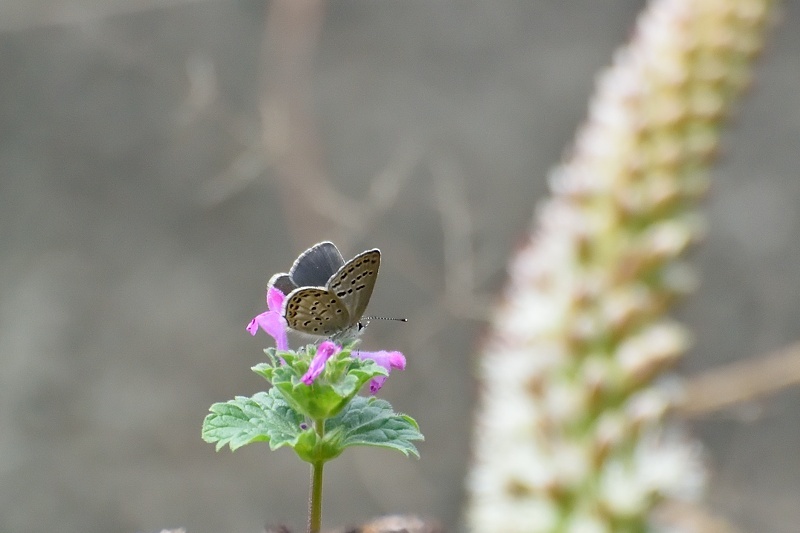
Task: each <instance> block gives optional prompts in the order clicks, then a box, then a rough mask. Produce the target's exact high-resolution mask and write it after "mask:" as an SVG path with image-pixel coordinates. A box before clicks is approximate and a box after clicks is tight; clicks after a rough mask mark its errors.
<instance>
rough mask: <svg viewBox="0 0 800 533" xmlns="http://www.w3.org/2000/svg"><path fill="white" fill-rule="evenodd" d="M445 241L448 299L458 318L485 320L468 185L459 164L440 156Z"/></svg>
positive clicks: (435, 168) (437, 171)
mask: <svg viewBox="0 0 800 533" xmlns="http://www.w3.org/2000/svg"><path fill="white" fill-rule="evenodd" d="M431 167H432V168H431V172H432V174H433V184H434V186H435V190H436V203H437V205H438V207H439V212H440V214H441V217H442V233H443V238H444V266H445V277H444V279H445V282H444V292H445V300H446V302H447V306H448V308H449V310H450V311H451V312H452V313H453V314H455V315H457V316H465V317H469V318H476V319H479V320H485V319H486V318H487V313H486V305H485V304H484V305H481V303H480V302H478V301H476V298H475V297H474V294H475V290H476V289H475V259H474V251H473V248H472V236H473V226H472V216H471V210H470V208H469V202H468V200H467V197H466V190H467V187H466V183H464V176H463V173H462V172H461V170H460V169H459V168H458V167H457V164H456V162H455V161H453V160H452V159H449V158H445V157H440V158H437V159H435V160H434V161H433V162H432V165H431Z"/></svg>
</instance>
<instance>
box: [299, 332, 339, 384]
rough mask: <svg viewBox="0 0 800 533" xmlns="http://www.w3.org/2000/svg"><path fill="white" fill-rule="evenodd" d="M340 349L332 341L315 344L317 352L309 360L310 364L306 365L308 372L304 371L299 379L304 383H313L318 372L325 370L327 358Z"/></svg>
mask: <svg viewBox="0 0 800 533" xmlns="http://www.w3.org/2000/svg"><path fill="white" fill-rule="evenodd" d="M340 351H341V348H340V347H338V346H336V344H335V343H334V342H333V341H325V342H323V343H321V344H320V345H319V346H317V353H316V354H315V355H314V358H313V359H312V360H311V365H310V366H309V367H308V372H306V373H305V375H304V376H303V377H302V378H300V381H302V382H303V383H305V384H306V385H311V384H312V383H314V380H315V379H317V378H318V377H319V375H320V374H322V371H323V370H325V363H327V362H328V359H330V358H331V357H333V356H334V355H335V354H337V353H339V352H340Z"/></svg>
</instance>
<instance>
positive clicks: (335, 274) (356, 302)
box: [270, 241, 381, 340]
mask: <svg viewBox="0 0 800 533" xmlns="http://www.w3.org/2000/svg"><path fill="white" fill-rule="evenodd" d="M380 264H381V252H380V250H378V249H372V250H367V251H365V252H362V253H360V254H358V255H357V256H355V257H354V258H353V259H351V260H350V261H347V262H345V261H344V259H343V258H342V255H341V253H339V250H338V249H337V248H336V246H335V245H334V244H333V243H332V242H328V241H325V242H321V243H319V244H316V245H314V246H312V247H311V248H309V249H308V250H306V251H305V252H303V253H302V254H300V257H298V258H297V260H296V261H295V262H294V265H292V268H291V270H290V271H289V272H288V273H282V274H276V275H275V276H273V277H272V279H271V280H270V284H272V285H273V286H275V287H276V288H277V289H279V290H280V291H281V292H283V293H284V294H286V302H285V303H284V307H283V316H284V318H285V319H286V323H287V324H288V326H289V328H290V329H292V330H294V331H297V332H300V333H306V334H309V335H314V336H320V337H329V338H333V339H337V340H346V339H351V338H353V337H355V336H356V335H357V333H358V331H359V330H360V329H361V328H362V324H361V318H362V317H363V316H364V312H365V311H366V309H367V305H368V304H369V300H370V297H371V296H372V291H373V290H374V288H375V282H376V281H377V279H378V270H379V268H380Z"/></svg>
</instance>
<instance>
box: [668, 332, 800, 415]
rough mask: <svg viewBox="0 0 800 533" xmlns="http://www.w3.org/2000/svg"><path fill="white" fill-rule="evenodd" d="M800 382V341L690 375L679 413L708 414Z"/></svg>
mask: <svg viewBox="0 0 800 533" xmlns="http://www.w3.org/2000/svg"><path fill="white" fill-rule="evenodd" d="M798 384H800V342H798V343H795V344H792V345H789V346H787V347H785V348H783V349H781V350H778V351H776V352H773V353H771V354H768V355H762V356H759V357H755V358H751V359H746V360H744V361H737V362H736V363H732V364H730V365H726V366H724V367H722V368H715V369H713V370H709V371H707V372H704V373H702V374H700V375H698V376H694V377H691V378H689V383H688V384H687V393H686V399H685V401H684V402H683V403H682V404H681V406H680V407H679V409H678V410H679V412H680V413H681V414H683V415H685V416H689V417H700V416H705V415H707V414H709V413H711V412H713V411H719V410H721V409H725V408H727V407H730V406H732V405H736V404H740V403H744V402H747V401H751V400H754V399H756V398H759V397H761V396H766V395H768V394H774V393H776V392H778V391H780V390H781V389H784V388H786V387H791V386H794V385H798Z"/></svg>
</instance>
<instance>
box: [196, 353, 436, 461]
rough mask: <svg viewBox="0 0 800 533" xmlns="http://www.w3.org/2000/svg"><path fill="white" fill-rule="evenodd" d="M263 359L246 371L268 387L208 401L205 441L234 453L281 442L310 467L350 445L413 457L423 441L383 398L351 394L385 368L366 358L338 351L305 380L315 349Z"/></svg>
mask: <svg viewBox="0 0 800 533" xmlns="http://www.w3.org/2000/svg"><path fill="white" fill-rule="evenodd" d="M265 352H266V353H267V356H268V357H269V362H267V363H262V364H259V365H256V366H255V367H253V371H254V372H256V373H257V374H259V375H260V376H263V377H264V378H265V379H267V380H268V381H270V382H271V383H272V385H273V386H272V388H271V389H270V390H269V391H268V392H259V393H257V394H255V395H254V396H253V397H252V398H247V397H242V396H238V397H236V398H235V399H233V400H230V401H228V402H224V403H216V404H214V405H212V406H211V413H210V414H209V415H208V416H206V418H205V420H204V422H203V430H202V436H203V440H205V441H206V442H209V443H212V444H215V445H216V448H217V450H220V449H221V448H223V447H224V446H226V445H227V446H229V447H230V449H231V450H232V451H233V450H236V449H238V448H240V447H242V446H244V445H245V444H250V443H251V442H268V443H269V446H270V449H273V450H275V449H278V448H280V447H282V446H289V447H291V448H292V449H294V451H295V453H297V455H298V457H300V458H301V459H302V460H304V461H307V462H309V463H312V464H316V463H324V462H326V461H329V460H331V459H333V458H335V457H338V456H339V455H341V453H342V452H343V451H344V450H345V449H347V448H349V447H351V446H379V447H384V448H391V449H395V450H398V451H400V452H402V453H403V454H405V455H406V456H408V455H409V454H413V455H415V456H417V457H419V452H418V451H417V449H416V447H415V446H414V444H413V443H412V441H415V440H423V436H422V434H421V433H420V432H419V426H418V425H417V423H416V421H415V420H414V419H413V418H411V417H409V416H406V415H402V414H398V413H395V412H394V411H393V410H392V407H391V405H389V403H388V402H386V401H385V400H380V399H377V398H374V397H372V398H366V397H362V396H357V393H358V391H359V390H360V389H361V388H363V387H364V385H365V384H366V383H367V382H368V381H369V380H370V379H373V378H375V377H377V376H385V375H387V372H386V370H385V369H384V368H383V367H381V366H379V365H377V364H376V363H375V362H374V361H372V360H369V359H366V360H362V359H358V358H353V357H351V356H350V350H349V349H345V350H343V351H342V352H340V353H339V354H336V355H334V356H333V357H331V358H330V359H329V360H328V362H327V364H326V365H325V370H324V371H323V372H322V374H320V375H319V376H318V377H317V378H316V379H315V380H314V382H313V383H311V384H310V385H306V384H305V383H303V381H302V380H301V378H302V377H303V375H304V374H305V373H306V372H307V371H308V368H309V365H310V362H311V359H312V357H313V355H314V353H316V347H314V346H309V347H307V348H306V349H305V350H302V351H299V352H276V351H275V350H271V349H270V350H265Z"/></svg>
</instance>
